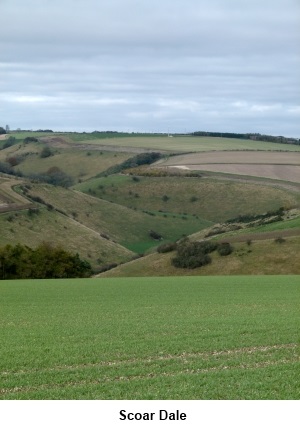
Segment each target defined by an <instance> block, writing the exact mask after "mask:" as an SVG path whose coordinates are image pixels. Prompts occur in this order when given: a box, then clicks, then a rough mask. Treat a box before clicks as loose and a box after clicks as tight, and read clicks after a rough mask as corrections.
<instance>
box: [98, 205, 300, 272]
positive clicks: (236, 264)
mask: <svg viewBox="0 0 300 430" xmlns="http://www.w3.org/2000/svg"><path fill="white" fill-rule="evenodd" d="M294 212H295V213H294V216H295V218H293V219H286V220H284V221H279V222H272V223H270V224H266V225H260V226H257V227H248V228H242V229H240V230H234V231H229V232H227V233H223V234H218V235H216V236H214V237H212V238H207V239H206V240H209V239H210V240H215V241H219V242H220V241H226V242H227V241H228V242H230V243H231V244H232V245H233V247H234V252H233V253H232V254H231V255H228V256H226V257H221V256H220V255H219V254H218V253H217V252H216V251H215V252H213V253H212V254H211V257H212V262H211V264H209V265H207V266H203V267H199V268H197V269H180V268H175V267H174V266H173V265H172V263H171V260H172V258H174V256H175V255H176V252H175V251H174V252H170V253H166V254H161V253H153V254H151V255H148V256H146V257H143V258H141V259H139V260H137V261H132V262H129V263H127V264H124V265H121V266H118V267H117V268H115V269H113V270H111V271H110V272H107V273H105V274H102V275H100V276H103V277H126V276H128V277H132V276H207V275H269V274H274V275H280V274H285V275H289V274H295V275H300V265H299V262H298V259H297V258H296V256H297V255H298V254H299V249H300V216H299V213H298V212H297V211H294ZM291 213H292V214H293V211H292V212H291ZM291 216H293V215H291ZM224 227H225V226H224V225H220V226H219V227H218V228H219V229H223V228H224ZM210 230H211V229H209V228H208V229H206V230H202V231H201V232H198V233H195V234H193V235H191V237H190V238H191V240H194V241H196V240H200V241H201V240H203V239H205V236H206V234H207V233H208V232H209V231H210ZM277 238H281V239H283V240H282V243H280V242H279V243H278V241H276V239H277ZM249 241H250V242H249Z"/></svg>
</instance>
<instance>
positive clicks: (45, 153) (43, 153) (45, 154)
mask: <svg viewBox="0 0 300 430" xmlns="http://www.w3.org/2000/svg"><path fill="white" fill-rule="evenodd" d="M51 155H53V153H52V151H51V149H50V148H49V146H45V147H44V148H43V149H42V151H41V153H40V157H41V158H47V157H50V156H51Z"/></svg>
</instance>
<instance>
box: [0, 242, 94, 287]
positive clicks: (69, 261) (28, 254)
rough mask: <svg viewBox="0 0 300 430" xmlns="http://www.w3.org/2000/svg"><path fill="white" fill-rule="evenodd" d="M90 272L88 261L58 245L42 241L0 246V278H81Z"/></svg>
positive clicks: (87, 275)
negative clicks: (29, 244)
mask: <svg viewBox="0 0 300 430" xmlns="http://www.w3.org/2000/svg"><path fill="white" fill-rule="evenodd" d="M91 273H92V269H91V265H90V263H89V262H87V261H85V260H81V258H80V257H79V255H78V254H73V253H71V252H69V251H66V250H65V249H63V248H62V247H60V246H52V245H51V244H49V243H45V242H44V243H41V244H40V245H39V246H38V247H37V248H35V249H32V248H30V247H28V246H26V245H21V244H17V245H14V246H13V245H5V246H3V247H0V279H50V278H85V277H89V276H90V275H91Z"/></svg>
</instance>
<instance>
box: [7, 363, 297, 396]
mask: <svg viewBox="0 0 300 430" xmlns="http://www.w3.org/2000/svg"><path fill="white" fill-rule="evenodd" d="M296 363H300V360H299V359H297V360H287V359H282V360H275V361H264V362H260V363H255V364H240V365H238V366H218V367H217V366H216V367H210V368H205V369H183V370H180V371H177V372H161V373H148V374H144V375H132V376H122V375H121V376H116V377H113V378H109V377H103V378H98V379H93V380H80V381H72V382H62V383H55V384H41V385H36V386H29V387H25V386H19V387H13V388H4V389H0V395H2V396H5V395H6V394H13V393H30V392H35V391H39V390H51V389H57V388H58V389H60V388H67V387H80V386H84V385H100V384H105V383H110V382H130V381H136V380H147V379H154V378H161V377H167V378H169V377H177V376H181V375H200V374H207V373H212V372H223V371H228V370H244V369H245V370H255V369H262V368H267V367H271V366H277V365H281V364H296Z"/></svg>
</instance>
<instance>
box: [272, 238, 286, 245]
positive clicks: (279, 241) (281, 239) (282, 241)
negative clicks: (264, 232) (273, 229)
mask: <svg viewBox="0 0 300 430" xmlns="http://www.w3.org/2000/svg"><path fill="white" fill-rule="evenodd" d="M274 242H275V243H279V244H281V243H284V242H285V239H284V238H283V237H276V239H275V240H274Z"/></svg>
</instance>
